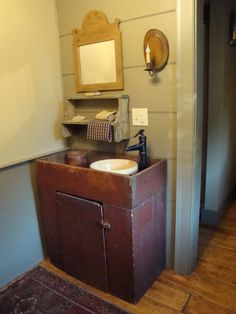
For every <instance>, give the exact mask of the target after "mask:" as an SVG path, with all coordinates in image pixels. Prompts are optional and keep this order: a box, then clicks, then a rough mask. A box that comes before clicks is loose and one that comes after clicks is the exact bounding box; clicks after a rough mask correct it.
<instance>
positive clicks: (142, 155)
mask: <svg viewBox="0 0 236 314" xmlns="http://www.w3.org/2000/svg"><path fill="white" fill-rule="evenodd" d="M144 132H145V130H143V129H141V130H139V131H138V133H137V134H136V135H135V136H134V137H137V136H138V135H139V143H137V144H135V145H131V146H129V147H128V148H127V149H126V151H127V152H131V151H134V150H138V151H139V163H138V168H139V170H143V169H145V168H146V167H147V144H146V136H145V135H144Z"/></svg>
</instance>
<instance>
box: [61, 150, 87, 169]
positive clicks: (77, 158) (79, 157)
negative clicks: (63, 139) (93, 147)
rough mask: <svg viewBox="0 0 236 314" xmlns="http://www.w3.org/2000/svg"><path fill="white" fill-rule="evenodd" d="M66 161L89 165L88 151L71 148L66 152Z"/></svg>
mask: <svg viewBox="0 0 236 314" xmlns="http://www.w3.org/2000/svg"><path fill="white" fill-rule="evenodd" d="M65 162H66V163H67V164H69V165H73V166H81V167H86V166H88V153H87V152H86V151H82V150H71V151H69V152H67V153H66V154H65Z"/></svg>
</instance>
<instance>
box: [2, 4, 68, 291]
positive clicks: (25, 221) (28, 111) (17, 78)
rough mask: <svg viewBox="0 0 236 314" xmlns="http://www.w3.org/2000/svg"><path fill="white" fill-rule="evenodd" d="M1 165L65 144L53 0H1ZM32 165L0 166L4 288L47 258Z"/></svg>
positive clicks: (28, 163)
mask: <svg viewBox="0 0 236 314" xmlns="http://www.w3.org/2000/svg"><path fill="white" fill-rule="evenodd" d="M0 40H1V49H0V58H1V67H0V113H1V124H0V165H1V166H2V167H3V166H6V165H9V164H12V163H15V162H17V161H19V160H22V159H28V158H32V157H34V156H35V154H36V155H37V154H42V153H48V152H49V151H51V150H54V149H58V148H61V147H62V146H63V142H62V140H61V137H60V130H59V125H60V116H61V112H62V110H61V105H62V86H61V76H60V59H59V47H58V33H57V20H56V9H55V2H54V0H40V1H37V0H20V1H19V0H11V1H9V0H1V1H0ZM32 167H33V164H32V163H31V162H25V163H22V164H17V165H15V166H10V167H5V168H2V169H0V287H1V286H3V285H5V284H7V283H8V282H9V281H11V280H13V279H15V278H16V277H17V276H19V275H22V273H24V272H25V271H28V270H29V269H30V268H31V267H33V266H35V265H36V264H37V263H39V262H40V261H41V260H42V259H43V252H42V245H41V239H40V232H39V223H38V217H37V211H36V204H35V198H34V192H33V183H34V182H35V178H34V176H33V171H32Z"/></svg>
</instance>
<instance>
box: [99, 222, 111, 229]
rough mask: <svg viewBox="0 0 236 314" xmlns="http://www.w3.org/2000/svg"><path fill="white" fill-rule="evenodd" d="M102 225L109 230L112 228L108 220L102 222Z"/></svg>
mask: <svg viewBox="0 0 236 314" xmlns="http://www.w3.org/2000/svg"><path fill="white" fill-rule="evenodd" d="M100 227H101V228H103V229H109V230H110V229H111V225H110V224H109V223H108V222H104V221H101V222H100Z"/></svg>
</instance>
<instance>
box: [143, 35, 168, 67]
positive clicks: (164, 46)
mask: <svg viewBox="0 0 236 314" xmlns="http://www.w3.org/2000/svg"><path fill="white" fill-rule="evenodd" d="M143 44H144V46H143V48H144V58H145V61H146V48H147V46H148V47H149V49H150V60H151V62H152V63H153V65H154V67H155V70H156V71H161V70H162V69H163V68H164V67H165V65H166V64H167V61H168V58H169V44H168V40H167V38H166V36H165V35H164V34H163V33H162V32H161V31H160V30H158V29H150V30H149V31H148V32H147V33H146V35H145V37H144V43H143Z"/></svg>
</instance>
